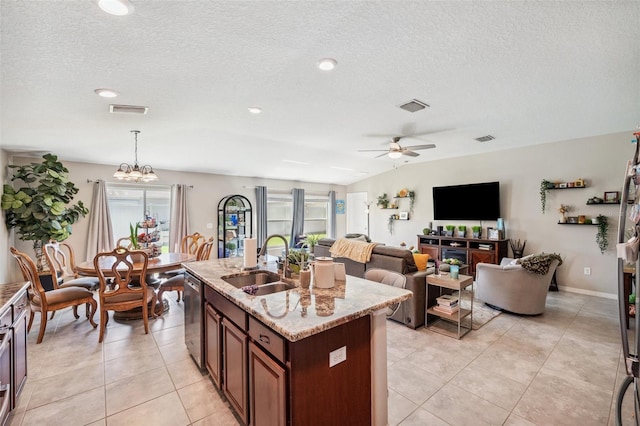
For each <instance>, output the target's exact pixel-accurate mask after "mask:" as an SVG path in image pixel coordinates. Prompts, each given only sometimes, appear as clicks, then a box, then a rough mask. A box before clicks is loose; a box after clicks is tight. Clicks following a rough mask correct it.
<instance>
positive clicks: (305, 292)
mask: <svg viewBox="0 0 640 426" xmlns="http://www.w3.org/2000/svg"><path fill="white" fill-rule="evenodd" d="M241 261H242V260H241V259H237V258H228V259H216V260H212V261H201V262H193V263H189V264H185V265H184V267H185V268H186V270H187V272H188V274H191V275H192V276H194V277H195V278H197V279H198V280H200V281H201V282H202V284H203V288H202V294H203V295H204V300H205V302H204V303H203V306H202V318H203V322H204V328H203V332H202V341H203V347H204V359H205V360H206V368H207V370H208V371H209V373H210V374H211V378H212V381H213V382H214V384H215V385H216V386H217V387H218V388H219V389H221V390H222V392H223V393H224V395H225V396H226V397H227V400H228V401H229V403H230V404H231V406H232V407H233V408H234V410H235V411H236V414H237V415H238V418H239V419H240V420H241V421H242V422H244V423H245V424H256V425H259V424H265V425H271V424H281V425H286V424H291V425H297V424H300V425H313V424H322V425H327V424H349V425H357V424H362V425H371V424H373V425H385V424H387V363H386V350H387V347H386V312H387V307H388V306H390V305H392V304H394V303H399V302H401V301H403V300H406V299H409V298H410V297H411V296H412V293H411V292H410V291H408V290H404V289H399V288H394V287H392V286H387V285H383V284H379V283H376V282H372V281H367V280H364V279H361V278H357V277H353V276H347V279H346V281H337V282H336V286H335V287H333V288H330V289H316V288H314V287H313V285H312V286H311V288H309V289H303V288H300V287H296V288H293V289H291V290H286V291H281V292H277V293H272V294H267V295H261V296H257V295H256V296H254V295H249V294H247V293H245V292H244V291H242V290H241V289H239V288H236V287H234V286H233V285H231V284H229V283H227V282H226V281H224V279H223V277H228V276H232V275H236V274H240V273H241V271H240V266H241V263H240V262H241ZM273 266H275V265H273ZM290 282H291V281H290Z"/></svg>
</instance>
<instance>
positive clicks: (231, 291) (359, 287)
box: [183, 258, 413, 342]
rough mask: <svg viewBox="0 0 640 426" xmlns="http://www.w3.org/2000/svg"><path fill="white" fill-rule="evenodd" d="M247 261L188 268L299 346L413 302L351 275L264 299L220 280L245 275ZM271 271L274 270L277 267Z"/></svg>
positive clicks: (405, 295) (407, 295) (404, 292)
mask: <svg viewBox="0 0 640 426" xmlns="http://www.w3.org/2000/svg"><path fill="white" fill-rule="evenodd" d="M241 266H242V258H227V259H214V260H206V261H199V262H190V263H185V264H183V267H184V268H185V269H186V270H187V271H189V272H190V273H191V274H193V275H194V276H196V277H197V278H200V279H201V280H202V281H203V282H204V283H205V285H208V286H209V287H211V288H213V289H214V290H216V291H218V292H219V293H220V294H222V295H223V296H224V297H225V298H227V299H228V300H230V301H231V302H233V303H234V304H236V305H237V306H239V307H240V308H242V309H243V310H245V311H246V312H248V313H249V314H251V315H253V316H254V317H256V318H257V319H258V320H260V321H261V322H263V323H264V324H265V325H267V326H268V327H270V328H272V329H273V330H274V331H275V332H276V333H278V334H280V335H281V336H283V337H284V338H286V339H287V340H289V341H291V342H295V341H298V340H301V339H304V338H305V337H309V336H312V335H314V334H318V333H320V332H322V331H324V330H327V329H330V328H332V327H336V326H338V325H341V324H345V323H347V322H350V321H353V320H354V319H357V318H360V317H363V316H366V315H369V314H371V313H373V312H375V311H378V310H380V309H383V308H385V307H387V306H389V305H392V304H394V303H397V302H401V301H403V300H407V299H409V298H411V297H412V296H413V293H412V292H411V291H409V290H405V289H401V288H396V287H392V286H389V285H385V284H379V283H376V282H373V281H367V280H364V279H362V278H358V277H353V276H350V275H347V279H346V281H336V285H335V287H333V288H330V289H320V288H314V287H313V285H311V288H307V289H304V288H301V287H299V285H298V283H297V282H296V281H288V282H293V283H295V284H296V285H297V287H296V288H294V289H292V290H287V291H282V292H279V293H273V294H269V295H265V296H252V295H249V294H247V293H245V292H244V291H242V290H240V289H238V288H236V287H234V286H232V285H231V284H228V283H227V282H225V281H224V280H222V279H221V277H223V276H226V275H231V274H237V273H239V272H240V268H241ZM269 266H270V267H269V268H265V267H264V266H262V267H261V269H269V270H272V271H273V270H274V268H275V263H273V264H270V265H269Z"/></svg>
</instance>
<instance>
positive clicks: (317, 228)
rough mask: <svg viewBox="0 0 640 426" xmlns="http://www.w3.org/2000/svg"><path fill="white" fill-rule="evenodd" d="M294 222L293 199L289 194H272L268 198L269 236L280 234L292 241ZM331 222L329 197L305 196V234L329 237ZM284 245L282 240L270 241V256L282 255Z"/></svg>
mask: <svg viewBox="0 0 640 426" xmlns="http://www.w3.org/2000/svg"><path fill="white" fill-rule="evenodd" d="M292 220H293V199H292V196H291V194H288V193H270V194H269V195H268V196H267V235H273V234H280V235H283V236H284V237H285V238H286V239H287V241H291V222H292ZM328 222H329V197H328V196H326V195H313V194H306V193H305V196H304V233H305V234H320V235H322V236H323V237H324V236H326V235H327V226H328ZM283 249H284V245H283V244H282V242H281V240H279V239H274V240H271V241H269V249H268V252H269V254H270V255H274V256H279V255H281V254H282V250H283Z"/></svg>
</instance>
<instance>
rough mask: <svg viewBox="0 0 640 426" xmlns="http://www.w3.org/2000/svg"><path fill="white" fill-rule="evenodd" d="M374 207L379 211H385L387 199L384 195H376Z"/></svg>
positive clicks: (387, 203) (387, 204)
mask: <svg viewBox="0 0 640 426" xmlns="http://www.w3.org/2000/svg"><path fill="white" fill-rule="evenodd" d="M376 205H377V206H378V207H380V208H381V209H386V208H387V207H388V206H389V199H388V198H387V194H386V193H384V194H381V195H378V198H377V201H376Z"/></svg>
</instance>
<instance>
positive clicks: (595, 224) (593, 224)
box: [558, 222, 598, 226]
mask: <svg viewBox="0 0 640 426" xmlns="http://www.w3.org/2000/svg"><path fill="white" fill-rule="evenodd" d="M558 225H586V226H598V224H597V223H569V222H564V223H563V222H558Z"/></svg>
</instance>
